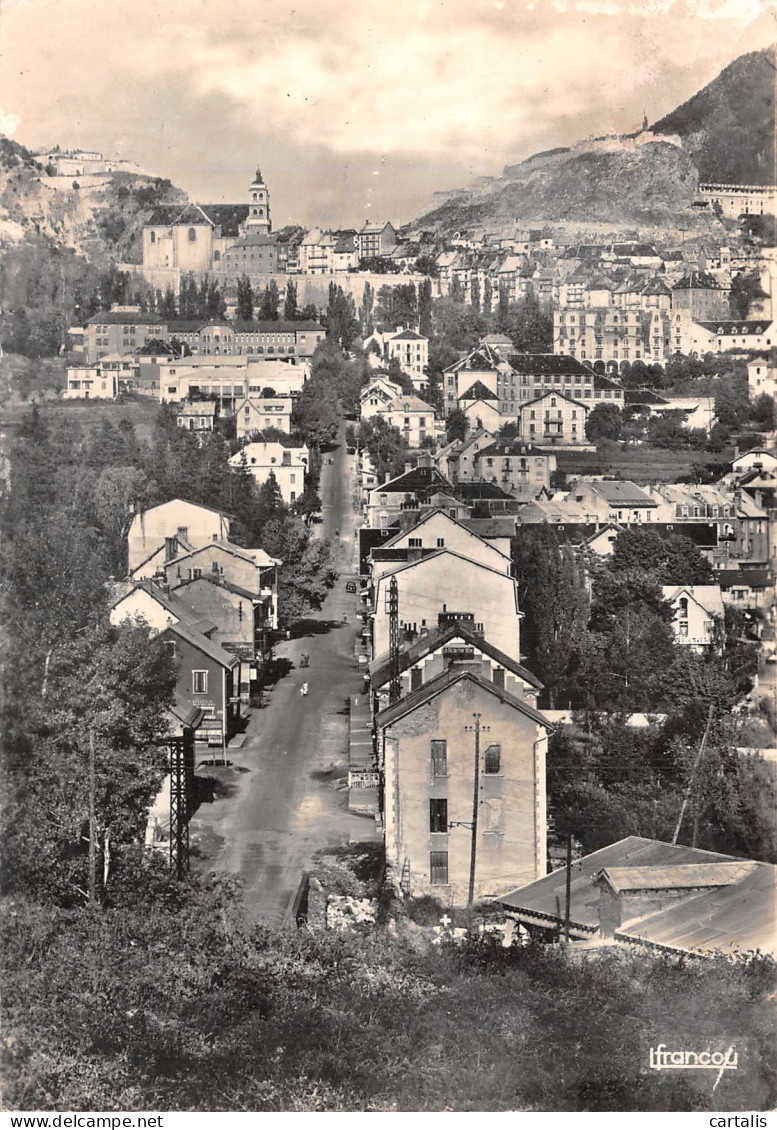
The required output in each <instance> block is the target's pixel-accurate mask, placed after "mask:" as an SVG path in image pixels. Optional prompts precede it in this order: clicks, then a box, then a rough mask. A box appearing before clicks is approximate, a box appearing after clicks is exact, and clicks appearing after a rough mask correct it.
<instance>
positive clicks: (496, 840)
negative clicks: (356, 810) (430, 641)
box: [375, 663, 550, 906]
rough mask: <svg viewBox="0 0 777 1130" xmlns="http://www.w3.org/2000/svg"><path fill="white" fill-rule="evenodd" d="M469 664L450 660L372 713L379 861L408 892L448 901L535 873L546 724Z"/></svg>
mask: <svg viewBox="0 0 777 1130" xmlns="http://www.w3.org/2000/svg"><path fill="white" fill-rule="evenodd" d="M476 670H477V664H475V663H473V664H472V665H469V666H468V665H467V664H466V663H462V664H461V665H460V666H457V665H453V666H451V667H449V668H448V669H447V670H445V671H443V673H442V674H440V675H438V676H437V677H436V678H433V679H430V680H429V681H428V682H423V683H422V684H421V685H420V686H419V687H418V688H417V689H415V690H413V691H411V692H410V693H409V694H406V695H404V696H403V697H401V698H400V699H399V700H398V701H397V702H394V703H392V704H391V705H389V706H387V707H386V708H385V709H384V710H381V711H380V713H379V714H378V715H377V717H376V719H375V724H376V729H377V735H378V756H379V764H380V765H381V766H382V772H383V776H384V796H385V813H384V821H385V841H386V860H387V863H388V865H389V867H390V868H391V869H392V870H393V871H394V873H395V875H396V877H397V879H400V881H401V882H402V885H403V888H404V890H405V891H406V892H407V893H408V894H411V895H413V896H416V897H417V896H419V895H431V896H433V897H435V898H438V899H439V900H440V901H441V902H443V903H444V904H447V905H449V906H464V905H466V904H467V903H472V902H475V901H478V900H480V899H483V898H492V897H493V896H494V895H495V894H496V893H498V891H499V889H500V887H502V886H503V885H504V878H505V876H507V875H511V876H516V877H518V876H520V877H522V878H523V881H524V882H525V881H531V880H532V879H535V878H538V877H539V876H540V875H542V874H544V871H545V858H546V853H547V848H546V841H545V828H546V812H545V808H546V804H545V760H546V751H547V739H548V732H549V730H550V725H549V723H548V721H547V719H546V718H545V716H544V715H543V714H541V713H540V712H539V711H538V710H537V709H536V708H535V707H534V706H532V705H531V703H530V702H529V700H528V698H526V697H523V696H522V695H520V694H516V693H511V692H510V691H508V690H506V689H505V688H504V687H503V686H499V685H498V683H496V682H494V681H493V679H492V680H489V679H487V678H483V677H482V675H481V674H479V673H476ZM473 719H474V724H473ZM518 881H519V882H520V881H521V880H520V879H519V880H518Z"/></svg>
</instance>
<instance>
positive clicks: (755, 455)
mask: <svg viewBox="0 0 777 1130" xmlns="http://www.w3.org/2000/svg"><path fill="white" fill-rule="evenodd" d="M731 469H732V471H733V472H734V474H735V475H746V474H748V472H750V471H777V455H775V453H774V451H769V450H767V449H766V448H763V447H756V448H754V449H753V450H752V451H745V452H743V453H742V455H738V456H737V458H736V459H735V460H734V462H733V463H732V464H731Z"/></svg>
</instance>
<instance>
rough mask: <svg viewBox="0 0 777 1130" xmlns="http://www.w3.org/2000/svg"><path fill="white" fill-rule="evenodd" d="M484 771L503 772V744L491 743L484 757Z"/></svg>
mask: <svg viewBox="0 0 777 1130" xmlns="http://www.w3.org/2000/svg"><path fill="white" fill-rule="evenodd" d="M483 772H484V773H501V772H502V747H501V745H490V746H488V747H487V749H486V755H485V759H484V767H483Z"/></svg>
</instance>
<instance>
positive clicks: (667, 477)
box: [557, 447, 733, 484]
mask: <svg viewBox="0 0 777 1130" xmlns="http://www.w3.org/2000/svg"><path fill="white" fill-rule="evenodd" d="M732 458H733V451H732V452H728V453H724V454H723V455H712V454H711V453H710V452H707V451H669V450H668V449H667V448H664V447H637V448H629V449H628V450H626V451H621V450H616V449H612V450H610V449H608V450H605V451H598V452H587V451H581V452H576V451H559V452H558V453H557V460H558V469H559V471H564V472H565V473H566V475H567V478H572V477H573V476H579V477H583V476H585V475H612V476H615V477H616V478H619V479H630V480H631V481H632V482H635V483H644V484H647V483H669V482H677V480H678V479H679V478H682V477H683V476H686V475H691V474H693V471H694V468H695V467H699V466H707V465H709V464H712V463H715V464H717V465H719V467H720V472H719V473H720V474H723V472H724V470H725V467H726V465H727V464H728V463H729V462H730V461H731V459H732Z"/></svg>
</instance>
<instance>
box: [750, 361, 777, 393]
mask: <svg viewBox="0 0 777 1130" xmlns="http://www.w3.org/2000/svg"><path fill="white" fill-rule="evenodd" d="M747 387H748V390H749V392H750V398H751V400H755V398H756V397H757V396H763V395H764V394H765V395H766V396H773V397H775V398H777V365H769V364H768V362H766V361H764V360H763V358H761V359H760V360H758V361H751V362H750V364H749V365H748V366H747Z"/></svg>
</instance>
